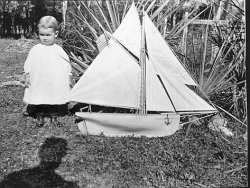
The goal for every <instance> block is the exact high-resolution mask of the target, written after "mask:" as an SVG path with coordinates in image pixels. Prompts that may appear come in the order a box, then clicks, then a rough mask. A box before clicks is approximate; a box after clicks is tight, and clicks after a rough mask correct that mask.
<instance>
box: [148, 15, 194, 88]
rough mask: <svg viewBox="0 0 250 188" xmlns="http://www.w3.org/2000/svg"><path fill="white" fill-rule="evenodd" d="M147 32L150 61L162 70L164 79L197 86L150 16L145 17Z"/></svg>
mask: <svg viewBox="0 0 250 188" xmlns="http://www.w3.org/2000/svg"><path fill="white" fill-rule="evenodd" d="M145 32H146V40H147V48H148V54H149V60H150V61H152V63H153V64H154V65H155V66H157V69H158V70H161V72H162V73H163V74H162V75H163V76H164V77H172V78H174V80H177V81H180V82H182V83H185V84H188V85H197V84H196V83H195V82H194V80H193V79H192V78H191V76H190V75H189V74H188V73H187V71H186V70H185V68H184V67H183V66H182V64H181V63H180V61H179V60H178V58H177V57H176V55H175V54H174V53H173V51H172V50H171V48H170V47H169V46H168V44H167V43H166V42H165V40H164V39H163V37H162V36H161V34H160V32H159V31H158V30H157V28H156V27H155V26H154V24H153V23H152V21H151V20H150V18H149V17H148V15H147V14H146V15H145Z"/></svg>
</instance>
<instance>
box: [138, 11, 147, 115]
mask: <svg viewBox="0 0 250 188" xmlns="http://www.w3.org/2000/svg"><path fill="white" fill-rule="evenodd" d="M144 16H145V13H144V11H143V13H142V26H141V27H142V29H141V31H142V33H141V51H140V60H139V63H140V67H141V87H140V109H139V114H146V113H147V106H146V105H147V104H146V51H145V50H146V49H145V48H146V47H145V45H146V44H145V43H146V38H145V21H144Z"/></svg>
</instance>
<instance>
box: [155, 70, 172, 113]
mask: <svg viewBox="0 0 250 188" xmlns="http://www.w3.org/2000/svg"><path fill="white" fill-rule="evenodd" d="M156 76H157V78H158V79H159V81H160V83H161V85H162V87H163V88H164V90H165V92H166V93H167V95H168V98H169V100H170V102H171V104H172V106H173V108H174V111H175V112H177V110H176V108H175V106H174V103H173V101H172V99H171V97H170V95H169V93H168V91H167V88H166V87H165V85H164V83H163V81H162V79H161V77H160V75H158V74H157V75H156Z"/></svg>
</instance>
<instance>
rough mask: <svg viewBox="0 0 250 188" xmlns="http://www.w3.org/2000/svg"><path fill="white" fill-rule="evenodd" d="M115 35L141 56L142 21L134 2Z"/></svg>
mask: <svg viewBox="0 0 250 188" xmlns="http://www.w3.org/2000/svg"><path fill="white" fill-rule="evenodd" d="M113 36H114V37H115V38H116V39H117V40H118V41H119V42H120V43H121V44H123V45H124V46H125V47H126V48H127V49H129V51H131V52H132V53H133V54H134V55H136V56H137V57H138V58H139V57H140V48H141V44H140V41H141V23H140V19H139V15H138V12H137V10H136V7H135V5H134V2H133V3H132V4H131V7H130V9H129V10H128V12H127V14H126V16H125V17H124V19H123V20H122V22H121V24H120V25H119V27H118V28H117V29H116V31H115V32H114V34H113Z"/></svg>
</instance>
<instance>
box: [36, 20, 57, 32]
mask: <svg viewBox="0 0 250 188" xmlns="http://www.w3.org/2000/svg"><path fill="white" fill-rule="evenodd" d="M37 27H38V29H39V28H41V27H42V28H45V29H47V28H53V29H54V31H58V30H59V25H58V22H57V20H56V19H55V17H53V16H43V17H42V18H41V19H40V20H39V22H38V25H37Z"/></svg>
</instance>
